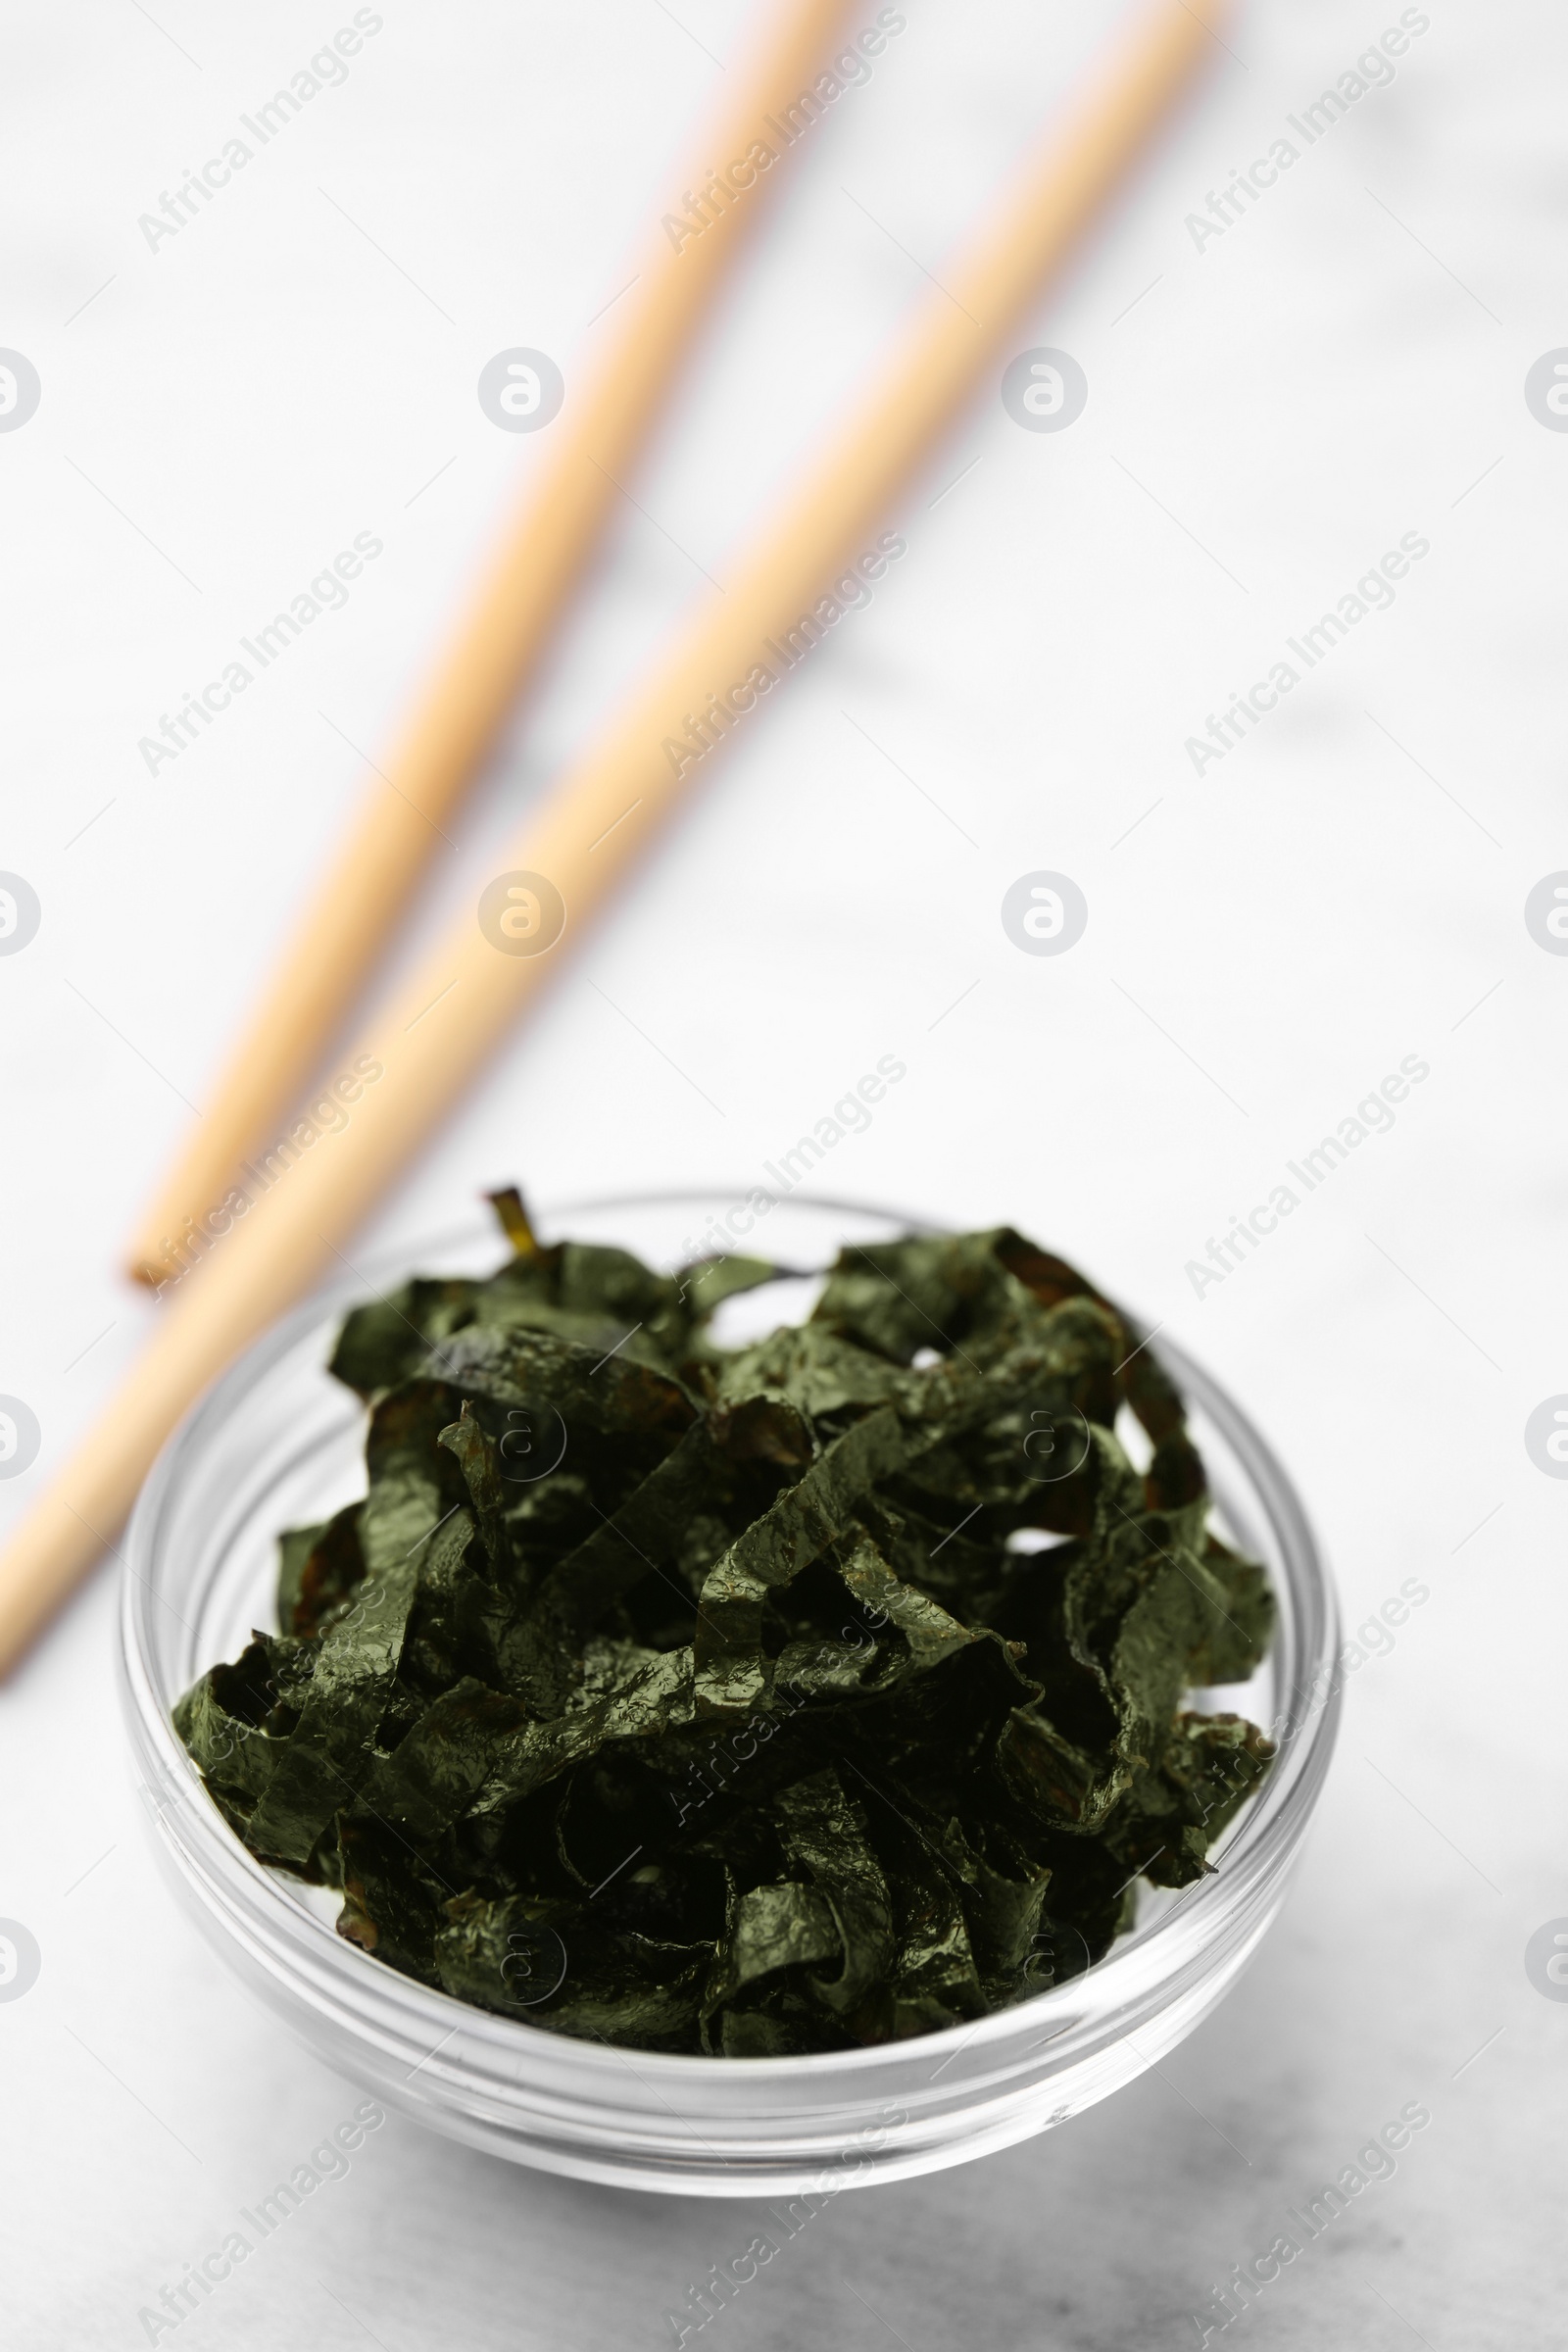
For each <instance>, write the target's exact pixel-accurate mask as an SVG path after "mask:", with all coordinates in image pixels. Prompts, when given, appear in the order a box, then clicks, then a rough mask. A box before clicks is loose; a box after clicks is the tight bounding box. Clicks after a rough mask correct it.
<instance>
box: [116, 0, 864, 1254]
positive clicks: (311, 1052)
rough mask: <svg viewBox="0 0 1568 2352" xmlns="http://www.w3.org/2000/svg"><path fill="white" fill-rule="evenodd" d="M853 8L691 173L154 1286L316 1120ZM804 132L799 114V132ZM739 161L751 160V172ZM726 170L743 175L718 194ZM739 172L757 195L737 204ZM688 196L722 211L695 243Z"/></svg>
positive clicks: (229, 1091)
mask: <svg viewBox="0 0 1568 2352" xmlns="http://www.w3.org/2000/svg"><path fill="white" fill-rule="evenodd" d="M847 5H848V0H785V6H784V11H783V14H782V16H781V17H780V18H779V19H778V20H777V22H776V23H775V25H773V26H772V27H771V29H770V32H769V35H768V38H767V40H766V43H765V45H764V48H763V52H762V54H761V55H760V57H759V58H758V60H757V62H756V64H755V67H754V68H753V69H752V70H751V72H750V73H748V74H747V75H746V77H745V80H744V83H743V86H742V88H741V90H740V92H739V93H738V95H737V96H736V97H735V99H734V100H733V101H731V102H730V103H729V104H728V105H727V106H726V108H725V109H724V112H723V115H722V118H721V120H720V121H719V122H718V123H715V124H713V126H712V129H711V136H710V139H709V142H708V144H707V145H706V146H705V147H704V148H703V149H702V150H701V153H700V158H699V163H698V165H696V166H694V168H693V170H692V172H691V176H690V178H689V179H688V180H686V181H683V182H682V183H681V188H680V191H679V193H678V194H677V193H676V192H675V191H673V190H672V191H671V192H670V196H669V199H668V201H669V203H670V205H671V206H672V207H673V211H672V212H671V214H670V215H669V216H668V219H669V221H670V222H671V225H669V226H665V225H664V223H663V222H662V223H661V225H660V228H659V230H658V232H657V234H656V236H655V238H654V240H653V246H652V250H651V252H650V254H649V257H648V259H647V260H646V261H645V263H644V265H643V268H642V270H641V271H640V273H639V275H638V277H637V279H636V280H635V281H634V283H633V285H632V288H631V291H630V293H629V294H628V295H627V296H625V297H624V298H623V299H624V302H625V309H624V313H623V316H622V319H621V322H620V324H619V328H618V331H616V332H613V334H612V337H611V340H610V343H609V345H608V348H607V349H606V351H605V353H604V355H603V357H602V359H601V361H600V363H599V366H598V368H597V370H596V372H595V374H594V376H593V378H592V380H591V382H590V383H589V385H588V387H587V389H586V391H585V393H584V394H583V396H582V397H581V398H580V399H574V400H572V401H570V402H569V404H568V406H567V409H566V412H565V414H564V417H562V419H561V423H560V425H559V426H558V428H557V433H558V435H559V439H558V441H557V446H556V447H555V448H554V449H553V450H552V451H551V452H550V456H549V460H548V462H547V465H546V467H545V470H544V475H543V479H542V480H541V482H540V484H539V487H538V490H537V494H536V495H534V496H532V497H531V498H530V499H529V500H528V501H527V502H526V503H525V505H524V508H523V511H522V513H521V514H520V515H519V516H518V517H517V519H516V521H515V523H514V524H513V526H512V527H511V529H510V530H509V531H508V533H507V535H506V538H505V539H504V541H503V542H502V545H501V547H500V548H499V549H498V551H497V553H496V556H495V558H494V560H493V562H492V564H491V565H490V568H489V570H488V572H487V574H486V576H485V578H484V580H483V581H482V583H481V585H480V587H479V589H478V592H477V594H476V595H475V597H474V599H473V602H472V603H471V605H470V606H469V607H468V609H467V611H466V613H465V614H464V616H463V618H462V620H461V622H460V624H459V626H458V628H457V630H456V632H455V634H454V636H453V638H452V640H451V643H450V644H449V645H448V646H447V647H446V649H445V651H444V652H443V654H442V656H441V659H440V660H439V662H437V664H436V667H435V669H434V671H433V673H432V675H431V676H430V678H429V680H428V682H427V684H426V686H425V688H424V692H423V695H422V697H421V699H420V700H419V701H418V702H417V704H416V705H415V707H414V710H413V711H412V713H411V715H410V717H409V720H408V723H407V727H406V729H405V731H404V734H403V738H402V740H401V742H400V743H399V744H398V745H397V746H396V748H395V749H394V750H393V752H392V753H391V754H390V755H389V756H388V759H387V761H386V772H385V777H384V780H383V781H381V782H380V783H378V784H377V785H376V786H375V787H374V789H373V790H371V791H370V792H369V794H368V797H367V799H366V801H365V803H364V805H363V807H362V808H361V809H360V810H359V813H358V816H357V818H356V820H355V822H354V823H353V824H352V826H351V828H350V831H349V833H348V837H347V839H346V840H345V841H344V842H343V844H342V847H341V848H340V849H339V851H338V853H337V855H336V857H335V858H333V860H332V862H331V864H330V866H329V868H328V870H327V872H326V873H325V874H324V876H323V877H322V879H321V882H320V884H319V887H318V888H317V890H316V891H315V893H314V894H313V896H312V898H311V901H310V903H309V905H308V906H307V907H306V909H305V912H304V914H303V916H302V918H301V920H300V922H299V924H298V926H297V928H296V930H295V933H294V936H293V938H292V940H291V941H290V943H289V945H288V946H287V948H286V949H285V951H284V954H283V957H282V961H281V962H280V964H279V965H278V967H277V969H276V971H275V972H274V973H273V975H272V978H271V980H270V983H269V985H268V987H267V989H266V992H265V994H264V995H263V997H262V1000H261V1003H260V1004H259V1005H257V1007H256V1009H255V1011H254V1013H253V1014H252V1017H251V1019H250V1021H249V1022H248V1023H247V1025H246V1027H245V1029H244V1031H243V1032H242V1034H241V1036H240V1038H239V1041H238V1043H237V1045H236V1046H235V1048H234V1050H233V1052H232V1054H230V1056H229V1059H228V1062H227V1066H226V1068H225V1069H224V1071H223V1073H222V1075H221V1078H220V1080H219V1082H218V1087H217V1090H216V1092H215V1094H214V1096H213V1098H212V1100H211V1102H210V1103H208V1106H207V1109H206V1110H205V1112H204V1113H203V1115H202V1117H201V1120H200V1122H199V1124H198V1125H197V1126H196V1128H195V1130H194V1131H193V1132H192V1134H191V1135H190V1136H189V1137H188V1138H187V1139H186V1141H185V1143H184V1144H183V1146H182V1147H181V1150H180V1152H179V1155H178V1158H177V1160H176V1161H175V1164H174V1166H173V1168H172V1171H171V1172H170V1175H169V1177H168V1179H167V1181H166V1182H165V1183H164V1184H163V1185H162V1186H161V1188H160V1190H159V1192H158V1194H157V1197H156V1199H155V1200H153V1201H151V1202H150V1203H149V1205H148V1207H147V1210H146V1212H145V1214H144V1216H143V1217H142V1219H141V1221H140V1223H139V1225H138V1227H137V1229H136V1233H135V1235H134V1238H133V1241H132V1246H131V1259H132V1267H133V1270H134V1272H135V1273H136V1274H137V1275H138V1276H139V1277H140V1278H141V1279H142V1280H143V1281H147V1282H151V1283H153V1284H157V1283H158V1282H159V1281H161V1280H162V1279H164V1278H165V1277H166V1276H167V1275H169V1274H171V1273H173V1272H175V1271H177V1267H178V1263H179V1260H178V1258H177V1256H176V1255H175V1252H176V1251H177V1250H178V1248H179V1245H180V1243H181V1241H182V1239H183V1237H184V1235H185V1234H186V1232H187V1231H188V1226H187V1219H197V1220H199V1219H201V1218H202V1217H203V1216H204V1215H205V1214H206V1212H207V1211H208V1210H210V1209H211V1208H212V1207H213V1206H214V1205H215V1204H216V1203H217V1202H218V1201H221V1200H222V1199H223V1197H224V1196H225V1194H226V1193H227V1192H228V1190H229V1187H230V1186H231V1185H232V1184H233V1183H234V1182H235V1181H236V1178H237V1172H238V1169H239V1165H240V1162H241V1160H242V1159H243V1157H244V1156H245V1154H246V1153H247V1152H251V1151H252V1150H253V1149H254V1148H255V1147H256V1146H257V1145H258V1144H261V1143H264V1142H270V1140H271V1139H272V1137H274V1136H275V1135H276V1134H278V1132H279V1131H280V1129H281V1128H282V1127H283V1126H284V1125H285V1124H286V1122H287V1120H288V1119H289V1118H291V1117H293V1116H295V1115H296V1114H297V1108H298V1104H299V1103H300V1100H301V1098H302V1097H303V1096H304V1095H305V1093H306V1091H307V1089H308V1088H309V1087H310V1085H311V1084H312V1082H313V1081H314V1080H315V1079H316V1077H317V1076H318V1075H319V1071H320V1068H321V1066H322V1063H323V1061H324V1059H325V1057H326V1055H327V1054H328V1052H329V1050H330V1047H331V1044H332V1041H333V1040H334V1038H335V1037H336V1036H337V1035H338V1034H339V1032H340V1030H341V1028H342V1025H343V1022H344V1021H345V1019H346V1018H347V1017H348V1015H349V1013H350V1012H351V1010H352V1008H353V1006H354V1004H355V1002H356V1000H357V998H358V996H359V993H360V990H361V988H362V987H363V985H364V983H365V981H366V979H367V977H368V974H369V972H370V971H371V969H372V968H373V966H374V964H375V962H376V961H377V959H378V957H379V956H380V955H381V953H382V951H383V949H384V948H385V947H386V946H387V945H388V943H389V942H390V940H391V939H392V937H393V935H394V933H395V931H396V929H397V926H398V922H399V918H400V917H401V915H402V914H403V912H404V909H405V908H406V907H407V905H408V903H409V900H410V898H411V896H412V894H413V892H414V889H415V886H416V884H417V881H418V879H419V876H420V874H421V873H422V872H423V870H424V867H425V866H426V864H427V863H428V862H429V859H430V858H431V857H432V855H433V853H434V850H435V846H436V844H437V843H438V842H439V841H440V840H441V838H442V828H443V826H444V825H445V823H446V820H447V818H448V816H449V814H450V813H451V811H452V810H453V809H454V808H455V807H456V805H457V803H458V801H459V800H460V798H461V796H462V795H463V794H464V793H465V792H466V789H467V786H468V784H469V781H470V780H471V778H472V776H473V774H474V772H475V770H476V769H477V767H478V765H479V763H480V761H481V760H482V759H483V757H484V754H485V752H486V750H487V749H488V747H489V745H490V744H491V742H492V741H493V739H494V737H495V735H496V732H497V730H498V729H499V727H500V725H501V723H502V721H503V719H504V718H505V717H506V716H507V714H508V713H509V711H511V710H512V709H513V707H514V705H515V700H516V696H517V693H518V690H519V688H520V687H521V685H522V684H523V682H524V680H525V678H526V677H527V675H528V673H529V672H530V670H532V669H533V667H534V666H535V664H536V663H537V661H538V658H539V656H540V654H541V653H542V651H543V650H544V647H545V645H546V644H547V642H548V640H549V637H550V633H551V631H552V629H553V628H554V627H555V625H556V623H557V622H558V621H559V620H560V618H561V616H562V614H563V613H564V609H565V606H566V602H567V599H568V597H569V595H570V592H571V590H572V588H573V587H574V585H575V584H576V582H577V580H578V579H579V577H580V575H581V573H582V571H583V568H584V566H585V564H586V563H587V561H588V558H589V557H590V555H591V554H592V552H593V549H594V546H595V544H596V543H597V541H598V539H599V538H600V535H601V533H602V532H603V530H604V528H605V525H606V522H607V520H608V518H609V515H610V514H611V512H612V511H613V508H614V506H615V504H616V502H617V501H618V500H619V499H620V498H621V496H622V490H623V485H624V484H625V482H626V480H627V477H628V474H629V471H630V469H631V467H632V466H634V465H635V463H636V460H637V457H638V455H639V453H640V451H641V449H642V447H643V445H644V443H645V442H646V440H647V438H648V435H649V432H650V430H651V429H652V426H653V424H654V422H655V420H656V419H657V417H658V414H659V411H660V409H661V407H662V402H663V400H664V396H665V394H666V393H667V391H668V389H669V386H670V384H671V381H672V379H673V377H674V374H675V371H676V369H677V368H678V367H679V365H680V362H681V360H682V359H683V358H684V356H685V354H686V352H687V350H688V349H689V348H690V345H691V343H692V340H693V338H694V336H695V334H696V332H697V329H698V327H699V325H700V323H701V321H702V319H703V317H704V314H705V313H706V312H707V310H708V308H709V306H710V304H711V301H712V299H713V296H714V294H715V293H716V291H717V289H718V286H719V284H720V282H721V280H722V278H723V276H724V273H725V271H726V270H727V268H728V267H729V265H730V263H731V262H732V261H733V260H734V258H735V256H736V254H737V253H738V251H739V250H740V247H741V244H742V242H743V241H744V238H745V236H746V233H747V231H748V229H749V228H750V226H751V225H752V223H753V221H756V220H757V219H758V218H759V216H760V213H761V211H762V209H763V204H764V199H765V191H766V190H767V189H768V188H769V187H770V186H771V185H772V184H773V182H774V180H775V179H776V178H778V177H779V176H780V166H781V165H782V163H783V161H784V158H785V156H786V155H787V154H788V152H789V150H788V148H787V147H786V146H785V143H784V138H785V133H784V132H781V130H780V128H779V127H778V123H779V122H780V120H781V119H782V118H783V117H784V115H785V113H786V110H787V109H788V108H789V107H790V106H791V104H792V103H793V102H795V101H797V100H798V99H799V97H800V95H801V92H802V90H803V89H809V87H810V84H811V82H812V80H813V78H814V77H815V75H816V74H817V73H819V72H820V71H821V69H822V67H823V65H824V64H825V62H826V53H827V50H828V46H829V42H830V40H831V36H832V34H833V32H834V30H835V28H836V26H837V25H838V24H839V22H840V20H841V19H842V18H843V17H844V15H845V13H846V8H847ZM770 116H771V117H773V118H774V123H773V125H772V126H771V127H769V124H768V118H769V117H770ZM805 119H806V118H805V114H804V112H802V113H798V114H797V117H796V120H797V122H804V121H805ZM786 127H787V126H786ZM759 144H760V146H761V147H763V148H765V149H766V150H767V152H768V153H770V154H771V155H772V156H773V157H774V159H775V160H774V161H773V162H772V163H770V164H768V165H766V166H764V167H762V168H761V169H759V162H760V159H759V158H755V157H754V156H753V154H752V150H753V149H754V147H756V146H758V145H759ZM732 164H738V165H739V166H740V169H739V171H737V172H733V174H731V171H730V168H731V166H732ZM715 169H716V170H718V171H721V172H725V173H726V174H727V175H729V177H728V178H727V179H726V183H725V186H724V187H723V188H721V189H719V190H718V191H717V192H716V193H715V192H713V190H712V189H711V177H712V173H713V172H714V170H715ZM748 173H750V175H751V176H750V179H749V181H748V180H747V174H748ZM731 178H732V179H733V181H734V182H735V183H740V182H742V181H746V183H747V184H745V185H741V186H739V189H738V192H736V187H735V186H733V185H731V184H730V179H731ZM688 195H691V196H694V197H695V198H696V200H697V203H698V204H699V205H700V206H702V207H703V208H704V210H703V212H699V213H696V214H694V215H692V216H691V221H692V223H693V226H692V228H691V230H690V231H689V232H683V229H682V225H681V220H682V216H684V215H686V213H687V205H686V198H687V196H688ZM704 213H706V215H707V216H708V217H707V218H706V219H705V218H704Z"/></svg>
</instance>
